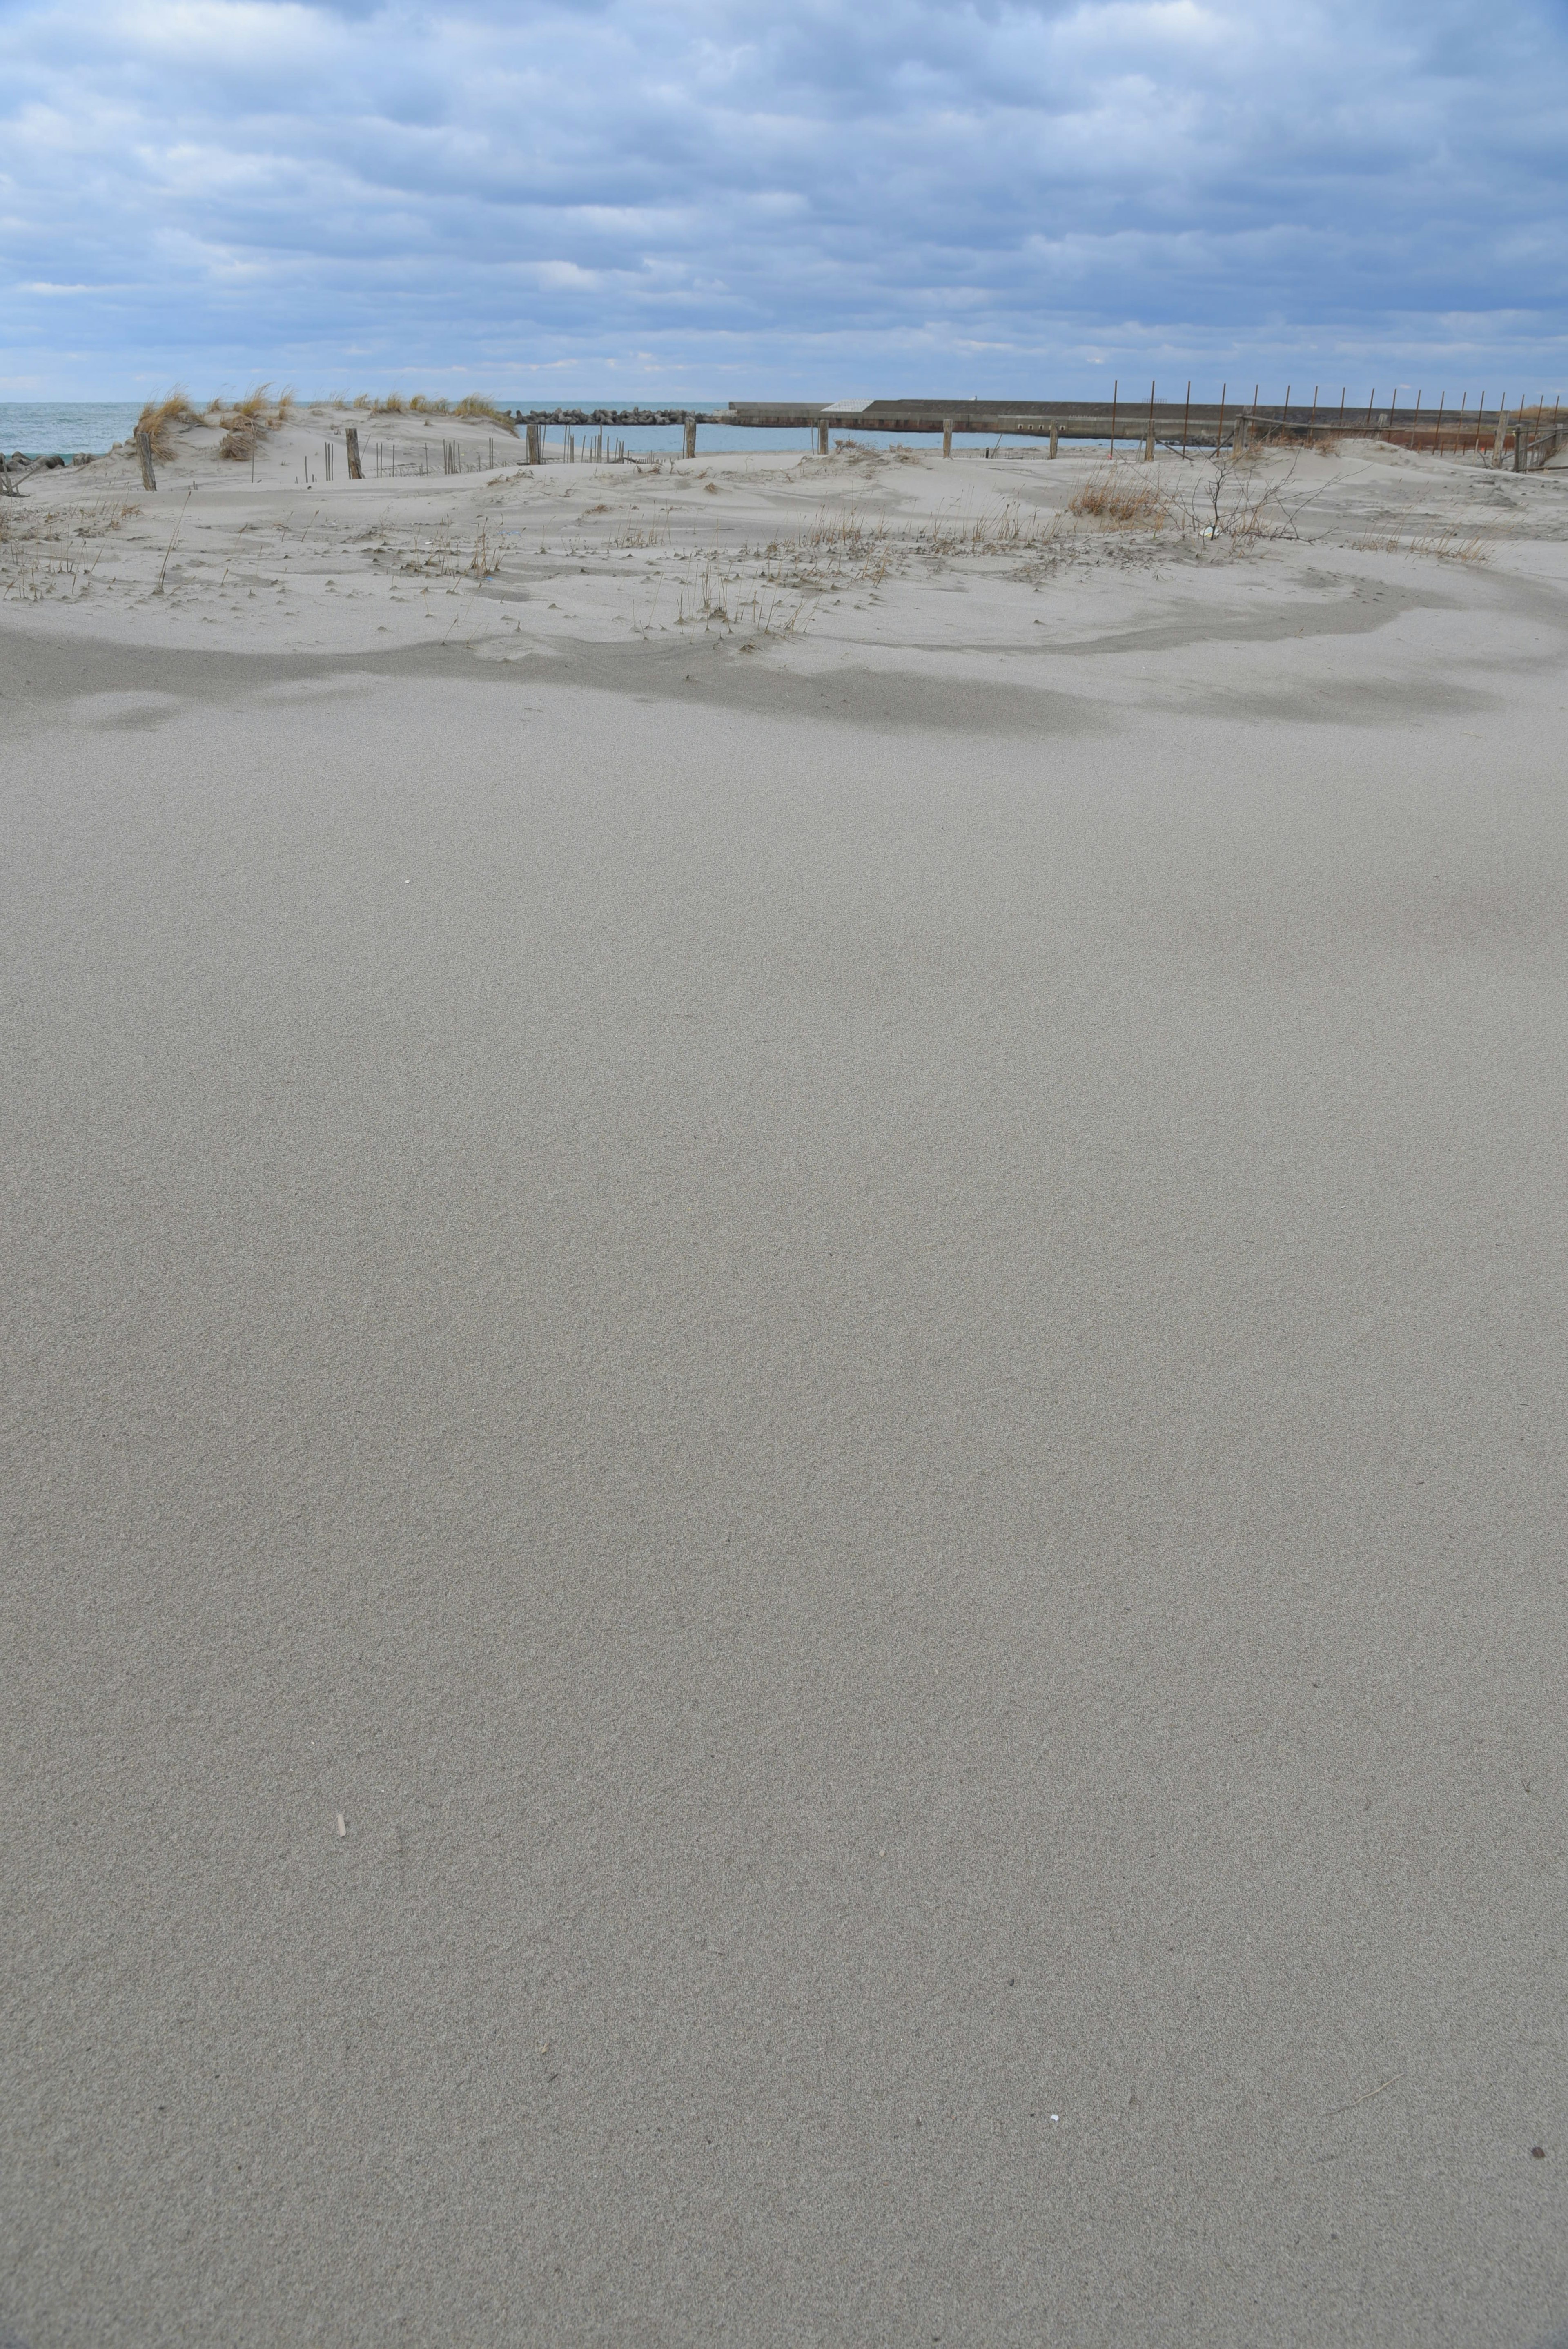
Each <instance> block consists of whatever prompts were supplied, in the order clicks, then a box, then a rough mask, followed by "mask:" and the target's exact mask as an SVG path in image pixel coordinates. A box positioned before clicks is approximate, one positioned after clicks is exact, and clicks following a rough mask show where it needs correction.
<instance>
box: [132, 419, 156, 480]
mask: <svg viewBox="0 0 1568 2349" xmlns="http://www.w3.org/2000/svg"><path fill="white" fill-rule="evenodd" d="M136 455H137V461H138V463H139V465H140V467H141V486H142V488H143V489H144V490H155V489H156V488H157V487H158V476H157V474H156V473H155V472H154V471H153V470H152V435H151V433H150V432H148V431H146V430H145V429H143V430H140V431H139V432H138V433H137V436H136Z"/></svg>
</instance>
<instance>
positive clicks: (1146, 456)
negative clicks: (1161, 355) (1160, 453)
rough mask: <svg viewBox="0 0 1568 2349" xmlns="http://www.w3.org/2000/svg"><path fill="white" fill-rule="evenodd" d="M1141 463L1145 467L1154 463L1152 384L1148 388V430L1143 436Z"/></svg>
mask: <svg viewBox="0 0 1568 2349" xmlns="http://www.w3.org/2000/svg"><path fill="white" fill-rule="evenodd" d="M1143 461H1144V463H1145V464H1146V465H1152V463H1153V462H1154V386H1153V384H1152V383H1150V387H1149V430H1148V432H1147V433H1146V434H1145V436H1144V441H1143Z"/></svg>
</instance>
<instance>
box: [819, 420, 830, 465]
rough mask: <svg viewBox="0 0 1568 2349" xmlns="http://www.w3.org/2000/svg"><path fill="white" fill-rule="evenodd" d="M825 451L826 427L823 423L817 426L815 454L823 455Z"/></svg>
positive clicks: (826, 449) (826, 442) (826, 447)
mask: <svg viewBox="0 0 1568 2349" xmlns="http://www.w3.org/2000/svg"><path fill="white" fill-rule="evenodd" d="M827 453H828V428H827V426H826V425H825V424H819V425H818V427H817V454H818V456H819V457H825V456H826V455H827Z"/></svg>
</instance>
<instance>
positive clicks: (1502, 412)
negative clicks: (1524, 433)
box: [1491, 393, 1508, 465]
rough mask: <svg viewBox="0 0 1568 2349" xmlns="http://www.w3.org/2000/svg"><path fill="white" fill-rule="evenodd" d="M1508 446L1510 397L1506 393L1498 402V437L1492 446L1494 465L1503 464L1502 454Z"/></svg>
mask: <svg viewBox="0 0 1568 2349" xmlns="http://www.w3.org/2000/svg"><path fill="white" fill-rule="evenodd" d="M1507 446H1508V395H1507V394H1506V393H1504V395H1503V397H1502V398H1501V400H1500V401H1499V402H1498V409H1497V437H1496V439H1495V440H1493V442H1492V444H1491V461H1492V463H1493V464H1494V465H1501V462H1502V452H1503V450H1504V449H1505V448H1506V447H1507Z"/></svg>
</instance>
